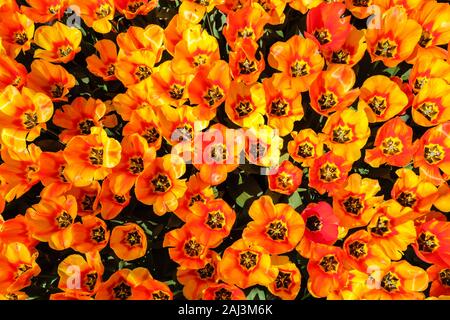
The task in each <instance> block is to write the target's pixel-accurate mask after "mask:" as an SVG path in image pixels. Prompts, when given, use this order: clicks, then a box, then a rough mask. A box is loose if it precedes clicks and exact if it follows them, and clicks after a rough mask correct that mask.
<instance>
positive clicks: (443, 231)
mask: <svg viewBox="0 0 450 320" xmlns="http://www.w3.org/2000/svg"><path fill="white" fill-rule="evenodd" d="M412 247H413V248H414V251H415V252H416V254H417V256H418V257H419V258H420V259H421V260H423V261H425V262H427V263H435V264H439V265H445V266H448V265H450V251H449V247H450V223H449V222H447V221H438V220H435V219H431V220H429V221H427V222H425V223H423V224H422V225H420V226H419V227H418V228H417V239H416V241H415V243H414V244H413V245H412Z"/></svg>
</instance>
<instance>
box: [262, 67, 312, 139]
mask: <svg viewBox="0 0 450 320" xmlns="http://www.w3.org/2000/svg"><path fill="white" fill-rule="evenodd" d="M263 86H264V90H265V93H266V115H267V118H268V119H269V121H268V125H269V126H270V127H272V128H274V129H277V130H278V131H279V134H280V136H282V137H284V136H286V135H288V134H289V133H291V132H292V130H293V129H294V123H295V122H296V121H300V120H301V119H302V118H303V115H304V111H303V107H302V96H301V95H300V94H299V92H298V90H297V89H295V88H292V87H291V85H290V83H289V81H288V80H286V78H284V77H283V76H282V75H281V74H279V73H278V74H274V75H273V76H272V77H271V78H267V79H264V80H263Z"/></svg>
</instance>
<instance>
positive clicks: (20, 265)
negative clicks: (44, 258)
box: [0, 242, 41, 294]
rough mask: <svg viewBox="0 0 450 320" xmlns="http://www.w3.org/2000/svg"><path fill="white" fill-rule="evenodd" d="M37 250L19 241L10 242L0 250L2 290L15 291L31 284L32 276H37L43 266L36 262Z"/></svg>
mask: <svg viewBox="0 0 450 320" xmlns="http://www.w3.org/2000/svg"><path fill="white" fill-rule="evenodd" d="M38 254H39V253H38V252H37V251H36V250H29V249H28V248H27V247H26V246H25V245H24V244H22V243H19V242H14V243H10V244H7V245H5V246H4V248H3V249H2V250H1V251H0V267H1V270H2V272H1V275H0V292H1V293H2V294H8V293H14V292H16V291H19V290H22V289H23V288H25V287H28V286H29V285H31V278H33V277H36V276H37V275H38V274H39V273H40V272H41V268H40V267H39V265H38V264H37V263H36V258H37V257H38Z"/></svg>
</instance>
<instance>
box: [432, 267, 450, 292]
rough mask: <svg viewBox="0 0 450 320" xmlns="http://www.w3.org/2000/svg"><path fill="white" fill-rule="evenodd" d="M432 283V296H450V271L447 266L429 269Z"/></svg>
mask: <svg viewBox="0 0 450 320" xmlns="http://www.w3.org/2000/svg"><path fill="white" fill-rule="evenodd" d="M427 273H428V278H429V280H430V281H431V288H430V296H432V297H439V296H445V295H447V296H450V269H449V268H448V266H447V267H445V266H440V265H432V266H431V267H429V268H428V269H427Z"/></svg>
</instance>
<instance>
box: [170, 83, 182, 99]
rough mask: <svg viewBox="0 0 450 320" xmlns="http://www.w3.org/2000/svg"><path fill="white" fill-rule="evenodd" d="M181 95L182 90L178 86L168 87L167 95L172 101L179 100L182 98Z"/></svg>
mask: <svg viewBox="0 0 450 320" xmlns="http://www.w3.org/2000/svg"><path fill="white" fill-rule="evenodd" d="M183 94H184V88H183V87H182V86H180V85H178V84H173V85H172V86H171V87H170V90H169V95H170V97H171V98H172V99H175V100H180V99H181V98H183Z"/></svg>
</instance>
